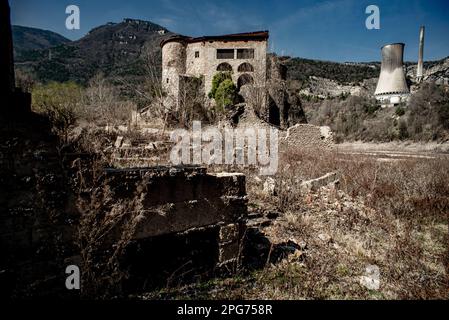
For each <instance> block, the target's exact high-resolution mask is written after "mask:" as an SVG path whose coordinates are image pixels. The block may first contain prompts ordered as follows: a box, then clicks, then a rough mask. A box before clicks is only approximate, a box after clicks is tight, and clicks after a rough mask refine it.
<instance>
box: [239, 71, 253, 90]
mask: <svg viewBox="0 0 449 320" xmlns="http://www.w3.org/2000/svg"><path fill="white" fill-rule="evenodd" d="M253 83H254V79H253V77H251V76H250V75H249V74H246V73H244V74H242V75H241V76H240V77H239V78H238V80H237V87H238V88H239V89H240V88H241V87H243V86H244V85H246V84H253Z"/></svg>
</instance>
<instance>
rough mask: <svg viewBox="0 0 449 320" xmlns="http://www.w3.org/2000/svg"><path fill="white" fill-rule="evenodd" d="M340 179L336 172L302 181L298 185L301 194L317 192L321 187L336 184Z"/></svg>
mask: <svg viewBox="0 0 449 320" xmlns="http://www.w3.org/2000/svg"><path fill="white" fill-rule="evenodd" d="M339 179H340V173H339V172H338V171H334V172H329V173H326V174H325V175H324V176H321V177H318V178H315V179H311V180H307V181H303V182H302V183H301V185H300V190H301V193H308V192H311V191H317V190H318V189H319V188H321V187H325V186H328V185H330V184H338V183H339Z"/></svg>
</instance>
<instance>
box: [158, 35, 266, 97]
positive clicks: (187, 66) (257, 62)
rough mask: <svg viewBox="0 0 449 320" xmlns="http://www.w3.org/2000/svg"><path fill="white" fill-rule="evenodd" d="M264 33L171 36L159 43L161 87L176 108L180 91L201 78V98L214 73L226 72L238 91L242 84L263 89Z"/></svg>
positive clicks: (264, 67)
mask: <svg viewBox="0 0 449 320" xmlns="http://www.w3.org/2000/svg"><path fill="white" fill-rule="evenodd" d="M268 36H269V35H268V31H257V32H249V33H238V34H228V35H222V36H204V37H199V38H191V37H186V36H181V35H177V36H173V37H171V38H168V39H166V40H164V41H162V43H161V47H162V86H163V88H164V90H165V92H167V94H168V96H170V97H172V99H173V102H174V103H175V104H176V105H177V106H178V105H179V95H180V90H181V88H182V87H183V85H184V83H185V82H186V81H188V80H189V79H192V78H202V88H201V91H203V92H204V95H205V97H207V94H208V93H209V92H210V90H211V87H212V79H213V77H214V75H215V74H216V73H217V72H220V71H230V72H231V73H232V78H233V81H234V83H235V84H236V85H237V87H238V88H239V89H240V87H242V86H243V85H245V84H248V83H256V84H259V83H260V84H261V85H264V84H265V81H266V76H267V75H266V72H267V43H268Z"/></svg>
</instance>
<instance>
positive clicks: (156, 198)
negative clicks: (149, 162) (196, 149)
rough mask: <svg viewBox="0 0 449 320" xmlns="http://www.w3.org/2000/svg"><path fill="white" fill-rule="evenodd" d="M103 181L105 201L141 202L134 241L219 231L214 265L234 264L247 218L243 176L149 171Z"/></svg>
mask: <svg viewBox="0 0 449 320" xmlns="http://www.w3.org/2000/svg"><path fill="white" fill-rule="evenodd" d="M106 177H107V178H106V179H107V181H106V182H105V183H106V184H107V185H108V186H109V188H110V191H111V194H110V196H111V197H112V198H114V199H115V200H116V201H122V200H126V199H131V198H133V197H134V196H135V195H138V196H139V197H140V201H141V204H142V210H141V212H140V213H139V214H138V215H137V216H136V217H135V219H136V221H135V222H137V223H136V224H135V230H134V232H133V236H132V238H133V239H134V240H140V239H147V238H152V237H158V236H162V235H169V234H172V235H174V234H177V233H182V232H191V231H194V230H198V229H201V228H206V227H209V228H210V227H218V228H219V230H220V232H219V237H218V238H217V239H216V241H217V246H216V250H217V252H219V253H220V254H219V255H218V257H219V258H218V260H217V261H216V263H217V264H223V263H227V262H231V261H236V259H237V257H238V250H235V251H233V250H232V248H234V247H235V246H238V245H239V242H240V237H241V233H240V229H241V228H242V227H243V226H244V223H245V221H246V217H247V206H246V203H247V197H246V185H245V176H244V175H243V174H239V173H217V174H207V173H206V170H205V169H204V168H198V167H154V168H144V169H120V170H118V169H107V170H106ZM237 231H238V232H237ZM230 248H231V249H230ZM231 251H232V252H231ZM211 254H212V253H211Z"/></svg>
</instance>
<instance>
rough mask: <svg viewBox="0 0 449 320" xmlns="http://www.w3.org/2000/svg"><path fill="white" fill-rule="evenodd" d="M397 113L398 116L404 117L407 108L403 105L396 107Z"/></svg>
mask: <svg viewBox="0 0 449 320" xmlns="http://www.w3.org/2000/svg"><path fill="white" fill-rule="evenodd" d="M395 113H396V115H397V116H399V117H402V116H403V115H404V114H405V109H404V108H403V107H401V106H399V107H397V108H396V111H395Z"/></svg>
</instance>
